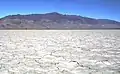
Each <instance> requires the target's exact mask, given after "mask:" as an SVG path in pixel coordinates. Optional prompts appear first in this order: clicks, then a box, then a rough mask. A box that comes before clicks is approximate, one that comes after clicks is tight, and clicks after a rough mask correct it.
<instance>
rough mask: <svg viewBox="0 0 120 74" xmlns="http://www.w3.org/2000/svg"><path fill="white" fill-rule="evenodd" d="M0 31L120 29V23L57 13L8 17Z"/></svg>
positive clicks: (0, 22)
mask: <svg viewBox="0 0 120 74" xmlns="http://www.w3.org/2000/svg"><path fill="white" fill-rule="evenodd" d="M0 29H120V22H118V21H114V20H109V19H94V18H88V17H82V16H77V15H63V14H60V13H57V12H52V13H46V14H29V15H20V14H17V15H8V16H5V17H3V18H1V19H0Z"/></svg>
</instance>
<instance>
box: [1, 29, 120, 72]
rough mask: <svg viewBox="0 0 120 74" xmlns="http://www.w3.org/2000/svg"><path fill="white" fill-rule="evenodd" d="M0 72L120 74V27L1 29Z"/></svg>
mask: <svg viewBox="0 0 120 74" xmlns="http://www.w3.org/2000/svg"><path fill="white" fill-rule="evenodd" d="M0 74H120V30H0Z"/></svg>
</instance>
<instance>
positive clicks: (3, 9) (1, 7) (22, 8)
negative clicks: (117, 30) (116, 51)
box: [0, 0, 120, 21]
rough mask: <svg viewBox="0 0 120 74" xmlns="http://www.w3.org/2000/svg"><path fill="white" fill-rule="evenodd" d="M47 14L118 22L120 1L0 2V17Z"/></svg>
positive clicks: (54, 0) (0, 0)
mask: <svg viewBox="0 0 120 74" xmlns="http://www.w3.org/2000/svg"><path fill="white" fill-rule="evenodd" d="M47 12H60V13H64V14H65V13H67V14H75V15H76V14H77V15H81V16H87V17H93V18H100V19H101V18H105V19H112V20H118V21H120V0H0V17H3V16H6V15H12V14H31V13H32V14H34V13H37V14H38V13H47Z"/></svg>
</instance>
